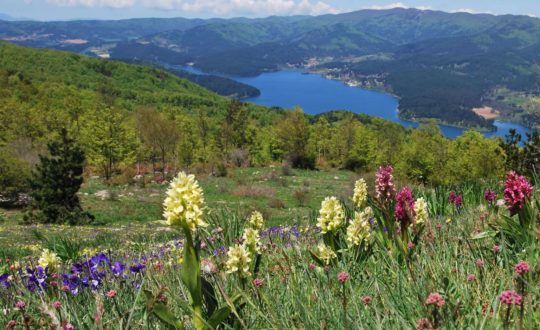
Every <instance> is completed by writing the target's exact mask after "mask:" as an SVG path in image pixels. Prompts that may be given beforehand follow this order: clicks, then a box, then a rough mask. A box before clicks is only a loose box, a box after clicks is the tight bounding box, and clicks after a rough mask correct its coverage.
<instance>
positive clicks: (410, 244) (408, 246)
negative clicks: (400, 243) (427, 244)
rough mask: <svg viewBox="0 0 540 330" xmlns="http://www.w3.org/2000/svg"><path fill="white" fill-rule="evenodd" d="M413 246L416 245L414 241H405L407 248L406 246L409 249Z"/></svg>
mask: <svg viewBox="0 0 540 330" xmlns="http://www.w3.org/2000/svg"><path fill="white" fill-rule="evenodd" d="M415 246H416V245H414V243H413V242H409V243H407V248H408V249H409V250H412V249H414V247H415Z"/></svg>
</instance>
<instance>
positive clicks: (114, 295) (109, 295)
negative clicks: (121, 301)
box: [107, 290, 117, 299]
mask: <svg viewBox="0 0 540 330" xmlns="http://www.w3.org/2000/svg"><path fill="white" fill-rule="evenodd" d="M116 295H117V292H116V290H110V291H109V292H107V298H109V299H113V298H114V297H116Z"/></svg>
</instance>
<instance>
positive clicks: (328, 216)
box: [317, 197, 345, 234]
mask: <svg viewBox="0 0 540 330" xmlns="http://www.w3.org/2000/svg"><path fill="white" fill-rule="evenodd" d="M344 222H345V211H344V210H343V206H342V205H341V203H340V202H339V200H338V199H337V198H336V197H326V198H325V199H324V201H322V203H321V209H320V211H319V218H317V227H319V228H320V229H321V232H322V233H323V234H325V233H327V232H329V231H334V230H336V229H338V228H339V227H341V225H343V223H344Z"/></svg>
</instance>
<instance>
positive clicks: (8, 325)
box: [6, 320, 17, 329]
mask: <svg viewBox="0 0 540 330" xmlns="http://www.w3.org/2000/svg"><path fill="white" fill-rule="evenodd" d="M16 325H17V321H15V320H9V322H8V323H7V325H6V328H8V329H14V328H15V326H16Z"/></svg>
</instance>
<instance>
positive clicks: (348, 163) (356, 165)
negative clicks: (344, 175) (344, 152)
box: [343, 157, 368, 172]
mask: <svg viewBox="0 0 540 330" xmlns="http://www.w3.org/2000/svg"><path fill="white" fill-rule="evenodd" d="M367 166H368V164H367V163H366V162H365V161H364V160H361V159H357V158H354V157H351V158H347V159H346V160H345V162H344V163H343V168H344V169H346V170H349V171H355V172H356V171H361V170H365V169H366V168H367Z"/></svg>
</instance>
